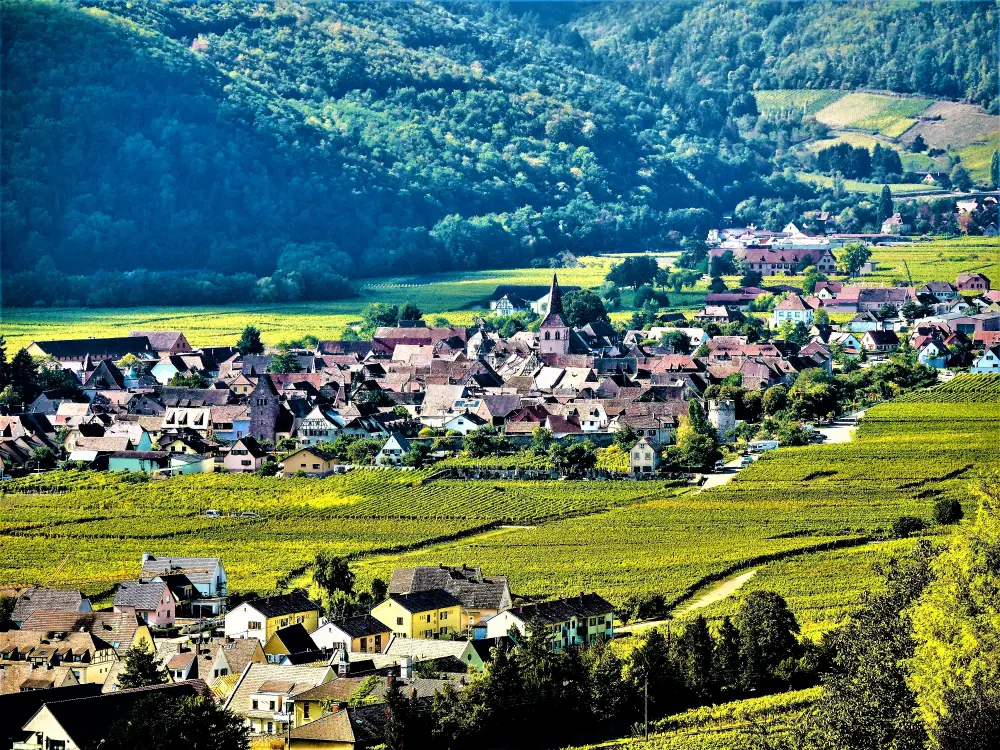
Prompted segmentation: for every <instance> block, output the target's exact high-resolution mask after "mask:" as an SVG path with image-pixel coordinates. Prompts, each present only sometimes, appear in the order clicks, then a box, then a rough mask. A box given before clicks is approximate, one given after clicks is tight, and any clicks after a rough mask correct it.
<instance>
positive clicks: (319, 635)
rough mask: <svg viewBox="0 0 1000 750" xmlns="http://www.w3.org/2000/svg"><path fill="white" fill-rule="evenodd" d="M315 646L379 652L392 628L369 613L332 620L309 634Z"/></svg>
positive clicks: (361, 651) (372, 652)
mask: <svg viewBox="0 0 1000 750" xmlns="http://www.w3.org/2000/svg"><path fill="white" fill-rule="evenodd" d="M309 637H310V638H312V639H313V643H315V644H316V648H319V649H323V650H331V649H342V650H344V651H347V652H349V653H362V654H381V653H383V652H384V651H385V649H386V648H388V646H389V641H390V640H391V639H392V629H391V628H390V627H389V626H388V625H383V624H382V623H381V622H380V621H379V620H377V619H375V618H374V617H372V616H371V615H368V614H365V615H357V616H356V617H348V618H346V619H343V620H334V621H331V622H328V623H326V624H324V625H320V626H319V628H317V629H316V630H314V631H313V632H311V633H310V634H309Z"/></svg>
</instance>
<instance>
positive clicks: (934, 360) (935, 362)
mask: <svg viewBox="0 0 1000 750" xmlns="http://www.w3.org/2000/svg"><path fill="white" fill-rule="evenodd" d="M917 361H918V362H920V364H922V365H927V366H928V367H933V368H934V369H935V370H940V369H942V368H944V367H945V366H946V365H947V364H948V350H947V349H946V348H945V347H944V345H943V344H938V343H937V342H935V341H929V342H927V343H926V344H924V346H923V347H922V348H921V349H920V351H919V352H918V353H917Z"/></svg>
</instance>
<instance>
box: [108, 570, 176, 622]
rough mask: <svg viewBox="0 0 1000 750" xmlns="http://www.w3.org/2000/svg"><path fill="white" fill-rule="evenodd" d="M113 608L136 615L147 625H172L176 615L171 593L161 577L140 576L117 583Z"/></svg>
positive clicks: (116, 610)
mask: <svg viewBox="0 0 1000 750" xmlns="http://www.w3.org/2000/svg"><path fill="white" fill-rule="evenodd" d="M113 609H114V611H115V612H124V613H127V614H133V615H136V616H137V617H138V618H139V619H140V620H142V621H143V622H144V623H146V624H147V625H153V626H159V627H165V626H168V625H173V624H174V617H175V615H176V605H175V602H174V597H173V594H171V593H170V587H169V586H167V584H166V582H165V581H164V580H163V579H162V578H153V579H152V580H143V579H141V578H140V579H139V580H138V581H123V582H122V583H120V584H118V591H117V592H115V601H114V605H113Z"/></svg>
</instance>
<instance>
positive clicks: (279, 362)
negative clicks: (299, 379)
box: [267, 352, 302, 373]
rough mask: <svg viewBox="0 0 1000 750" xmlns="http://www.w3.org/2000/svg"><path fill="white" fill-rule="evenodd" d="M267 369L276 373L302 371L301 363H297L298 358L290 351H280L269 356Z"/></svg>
mask: <svg viewBox="0 0 1000 750" xmlns="http://www.w3.org/2000/svg"><path fill="white" fill-rule="evenodd" d="M267 369H268V371H269V372H276V373H289V372H302V365H301V364H299V358H298V357H297V356H295V355H294V354H292V353H291V352H281V353H279V354H275V355H273V356H272V357H271V362H270V364H268V367H267Z"/></svg>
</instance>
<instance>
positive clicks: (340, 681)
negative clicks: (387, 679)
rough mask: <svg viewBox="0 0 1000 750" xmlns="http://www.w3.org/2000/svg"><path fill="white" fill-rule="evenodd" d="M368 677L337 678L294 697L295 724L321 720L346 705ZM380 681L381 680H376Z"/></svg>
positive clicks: (298, 725)
mask: <svg viewBox="0 0 1000 750" xmlns="http://www.w3.org/2000/svg"><path fill="white" fill-rule="evenodd" d="M368 679H370V678H368V677H337V678H335V679H332V680H330V681H329V682H324V683H323V684H322V685H317V686H316V687H314V688H311V689H310V690H306V691H305V692H303V693H298V694H296V696H295V723H294V725H293V726H296V727H301V726H304V725H305V724H309V723H310V722H313V721H316V720H317V719H322V718H323V717H324V716H326V715H327V714H329V713H330V711H331V710H333V708H336V707H337V706H339V705H340V704H342V703H347V702H348V701H349V700H350V699H351V697H352V696H353V695H354V694H355V693H356V692H357V691H358V689H359V688H360V687H361V685H362V683H364V682H365V681H366V680H368ZM376 679H382V678H376Z"/></svg>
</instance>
